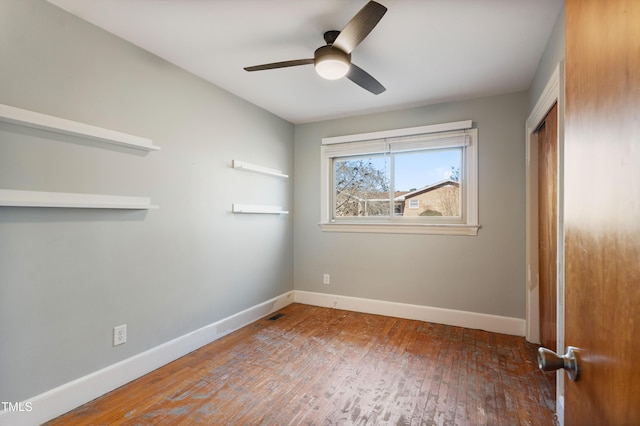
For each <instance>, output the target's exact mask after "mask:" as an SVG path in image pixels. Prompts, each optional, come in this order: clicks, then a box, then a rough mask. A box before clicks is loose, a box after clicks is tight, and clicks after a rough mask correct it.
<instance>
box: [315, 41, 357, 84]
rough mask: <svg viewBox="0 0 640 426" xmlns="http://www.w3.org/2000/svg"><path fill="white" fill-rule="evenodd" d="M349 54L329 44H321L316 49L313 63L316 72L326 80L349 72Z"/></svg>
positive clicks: (334, 78)
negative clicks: (321, 45)
mask: <svg viewBox="0 0 640 426" xmlns="http://www.w3.org/2000/svg"><path fill="white" fill-rule="evenodd" d="M350 56H351V55H348V54H346V53H344V52H343V51H341V50H339V49H336V48H333V47H331V46H323V47H321V48H320V49H318V50H317V51H316V54H315V60H314V65H315V67H316V72H317V73H318V75H319V76H320V77H322V78H326V79H327V80H337V79H339V78H342V77H344V76H345V75H347V73H348V72H349V67H350V66H351V60H350Z"/></svg>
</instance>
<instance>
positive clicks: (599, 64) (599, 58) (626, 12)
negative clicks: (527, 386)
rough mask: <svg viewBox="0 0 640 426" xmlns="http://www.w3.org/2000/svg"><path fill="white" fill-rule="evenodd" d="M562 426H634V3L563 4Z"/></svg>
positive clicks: (637, 360)
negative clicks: (566, 361) (571, 349)
mask: <svg viewBox="0 0 640 426" xmlns="http://www.w3.org/2000/svg"><path fill="white" fill-rule="evenodd" d="M565 63H566V116H565V132H566V133H565V178H564V182H565V191H564V192H565V204H564V207H565V214H564V223H565V228H564V229H565V274H566V276H565V287H566V288H565V342H566V343H567V345H570V346H576V347H578V348H580V352H579V355H578V356H579V360H580V366H581V376H580V378H579V380H578V381H577V382H571V381H569V380H566V381H565V412H564V413H565V424H567V425H590V424H592V425H640V1H638V0H567V1H566V58H565Z"/></svg>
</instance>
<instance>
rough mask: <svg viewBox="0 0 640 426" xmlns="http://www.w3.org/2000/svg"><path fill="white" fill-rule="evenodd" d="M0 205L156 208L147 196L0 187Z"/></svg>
mask: <svg viewBox="0 0 640 426" xmlns="http://www.w3.org/2000/svg"><path fill="white" fill-rule="evenodd" d="M0 206H6V207H65V208H88V209H131V210H148V209H157V208H158V206H155V205H152V204H151V200H150V199H149V198H148V197H130V196H123V195H100V194H77V193H68V192H40V191H18V190H13V189H0Z"/></svg>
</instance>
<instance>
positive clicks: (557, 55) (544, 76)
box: [529, 5, 565, 111]
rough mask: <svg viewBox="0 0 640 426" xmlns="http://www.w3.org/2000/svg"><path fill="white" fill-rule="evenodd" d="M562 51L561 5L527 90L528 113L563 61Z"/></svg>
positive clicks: (563, 32)
mask: <svg viewBox="0 0 640 426" xmlns="http://www.w3.org/2000/svg"><path fill="white" fill-rule="evenodd" d="M564 50H565V15H564V5H563V6H562V9H560V12H559V13H558V18H557V19H556V23H555V25H554V27H553V31H552V33H551V37H549V41H548V42H547V46H546V48H545V50H544V53H543V54H542V57H541V58H540V62H539V63H538V69H537V70H536V74H535V75H534V77H533V81H532V82H531V87H530V88H529V111H531V110H533V108H534V107H535V105H536V102H538V98H540V95H541V94H542V91H543V90H544V88H545V86H546V85H547V83H548V82H549V78H550V77H551V74H553V71H554V70H555V69H556V67H557V66H558V63H560V61H563V60H564Z"/></svg>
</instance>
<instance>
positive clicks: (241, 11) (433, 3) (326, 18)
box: [48, 0, 563, 123]
mask: <svg viewBox="0 0 640 426" xmlns="http://www.w3.org/2000/svg"><path fill="white" fill-rule="evenodd" d="M48 1H49V2H51V3H53V4H55V5H57V6H59V7H61V8H63V9H65V10H67V11H69V12H71V13H73V14H74V15H77V16H79V17H80V18H82V19H85V20H87V21H89V22H91V23H93V24H95V25H97V26H99V27H101V28H104V29H105V30H107V31H109V32H111V33H113V34H115V35H117V36H119V37H122V38H123V39H125V40H128V41H130V42H131V43H133V44H135V45H137V46H139V47H141V48H143V49H145V50H148V51H149V52H152V53H154V54H155V55H157V56H160V57H161V58H164V59H165V60H167V61H169V62H171V63H173V64H176V65H178V66H180V67H181V68H184V69H185V70H187V71H190V72H191V73H193V74H195V75H198V76H200V77H202V78H204V79H206V80H208V81H210V82H211V83H213V84H215V85H217V86H219V87H222V88H223V89H226V90H227V91H229V92H231V93H234V94H235V95H237V96H239V97H241V98H243V99H246V100H247V101H249V102H252V103H254V104H256V105H258V106H260V107H262V108H264V109H266V110H268V111H271V112H272V113H274V114H276V115H278V116H280V117H282V118H284V119H286V120H288V121H290V122H292V123H303V122H311V121H318V120H322V119H328V118H336V117H344V116H349V115H360V114H365V113H371V112H380V111H387V110H393V109H400V108H405V107H411V106H418V105H427V104H434V103H440V102H445V101H451V100H458V99H468V98H475V97H481V96H488V95H494V94H501V93H510V92H516V91H521V90H526V89H528V87H529V85H530V84H531V80H532V78H533V75H534V73H535V70H536V68H537V66H538V61H539V60H540V57H541V55H542V52H543V51H544V48H545V46H546V44H547V41H548V39H549V36H550V35H551V31H552V29H553V26H554V23H555V20H556V17H557V15H558V12H559V11H560V8H561V6H562V3H563V0H378V1H379V2H380V3H382V4H384V5H385V6H386V7H387V8H388V9H389V10H388V12H387V13H386V15H385V16H384V17H383V18H382V20H381V21H380V23H379V24H378V26H377V27H376V28H375V29H374V30H373V31H372V32H371V33H370V34H369V36H368V37H367V38H366V39H365V40H364V41H363V42H362V44H360V45H359V46H358V47H356V49H355V50H354V51H353V54H352V61H353V63H355V64H356V65H358V66H360V68H363V69H364V70H366V71H367V72H368V73H369V74H371V75H372V76H373V77H375V78H376V79H377V80H378V81H380V82H381V83H382V84H383V85H384V86H385V87H386V88H387V91H386V92H384V93H382V94H380V95H377V96H376V95H373V94H371V93H369V92H367V91H365V90H364V89H362V88H360V87H359V86H357V85H355V84H354V83H352V82H351V81H349V80H347V79H346V78H343V79H341V80H337V81H327V80H323V79H322V78H320V77H319V76H318V75H317V74H316V73H315V71H314V68H313V66H312V65H305V66H299V67H292V68H284V69H277V70H268V71H258V72H252V73H249V72H246V71H244V70H243V67H245V66H250V65H258V64H263V63H269V62H277V61H285V60H292V59H304V58H312V57H313V52H314V50H315V49H316V48H318V47H320V46H322V45H323V44H324V40H323V38H322V35H323V33H324V32H325V31H327V30H341V29H342V28H343V27H344V25H346V23H347V22H348V21H349V20H350V19H351V17H352V16H353V15H354V14H356V13H357V12H358V11H359V10H360V9H361V8H362V7H363V6H364V5H365V4H366V3H367V1H366V0H304V1H303V0H117V1H116V0H48Z"/></svg>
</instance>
